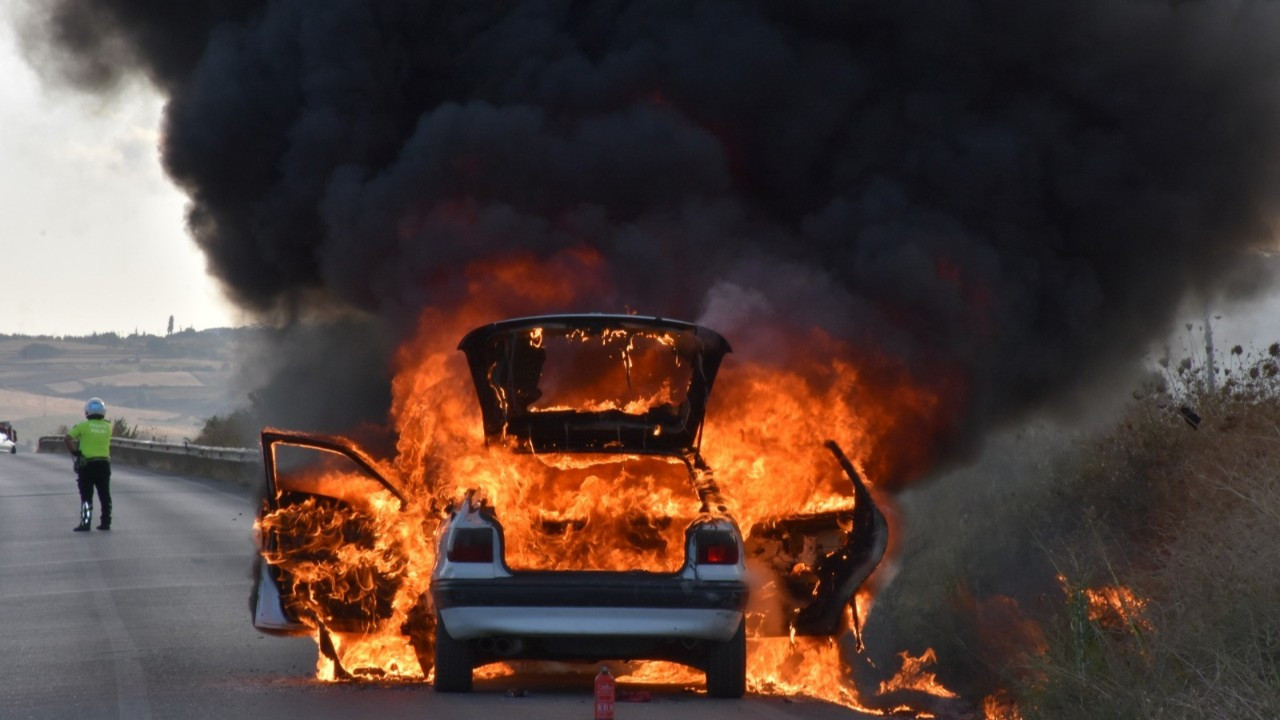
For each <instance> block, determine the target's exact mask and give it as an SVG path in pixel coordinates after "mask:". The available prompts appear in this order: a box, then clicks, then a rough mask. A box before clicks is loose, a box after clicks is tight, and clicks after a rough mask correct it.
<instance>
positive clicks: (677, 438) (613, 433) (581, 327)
mask: <svg viewBox="0 0 1280 720" xmlns="http://www.w3.org/2000/svg"><path fill="white" fill-rule="evenodd" d="M458 347H459V349H460V350H462V351H463V352H464V353H466V356H467V363H468V365H469V366H470V369H471V377H472V380H473V381H474V382H475V386H476V395H477V397H478V399H479V401H480V409H481V412H482V414H483V417H484V433H485V439H486V441H487V442H495V441H498V442H503V443H506V444H509V445H511V446H512V447H513V448H514V449H516V450H524V451H532V452H549V451H557V452H632V453H688V452H690V451H692V450H695V449H697V447H698V444H699V442H700V439H701V430H702V421H703V418H704V416H705V415H706V409H707V398H708V396H709V395H710V393H711V386H712V383H713V382H714V380H715V376H716V372H717V371H718V370H719V368H720V362H721V360H722V359H723V358H724V355H725V354H726V353H728V352H730V348H729V343H728V341H726V340H725V339H724V338H723V337H721V336H720V335H719V334H717V333H715V332H714V331H711V330H708V329H707V328H704V327H700V326H697V325H693V324H691V323H685V322H680V321H676V320H668V319H664V318H657V317H641V316H634V315H599V314H591V315H547V316H539V317H529V318H520V319H515V320H506V321H503V322H499V323H493V324H490V325H485V326H483V327H480V328H477V329H475V330H473V331H471V332H470V333H468V334H467V335H466V337H464V338H463V339H462V342H461V343H460V344H459V346H458Z"/></svg>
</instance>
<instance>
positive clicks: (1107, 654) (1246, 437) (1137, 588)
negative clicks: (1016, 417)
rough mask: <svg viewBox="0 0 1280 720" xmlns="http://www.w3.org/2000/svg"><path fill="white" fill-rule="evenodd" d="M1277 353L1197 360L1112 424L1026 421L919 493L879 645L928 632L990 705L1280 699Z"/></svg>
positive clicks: (1130, 709)
mask: <svg viewBox="0 0 1280 720" xmlns="http://www.w3.org/2000/svg"><path fill="white" fill-rule="evenodd" d="M1232 355H1233V357H1234V358H1242V353H1241V352H1236V351H1234V350H1233V353H1232ZM1277 355H1280V348H1277V346H1272V348H1271V350H1270V351H1268V352H1263V353H1259V354H1258V355H1257V356H1256V357H1253V359H1252V360H1251V361H1249V362H1242V361H1239V360H1237V361H1235V362H1234V363H1233V362H1232V360H1231V359H1228V362H1227V363H1226V368H1225V370H1226V372H1225V374H1224V376H1223V377H1220V378H1219V381H1218V382H1217V385H1218V388H1217V389H1215V390H1211V389H1210V388H1209V384H1208V382H1207V380H1206V378H1205V376H1204V369H1202V368H1197V367H1196V366H1195V365H1194V364H1192V363H1185V364H1183V365H1182V366H1181V367H1180V369H1179V370H1175V371H1173V372H1171V373H1169V374H1168V375H1167V376H1166V377H1165V378H1164V379H1163V380H1161V381H1158V382H1154V383H1152V387H1151V388H1150V391H1148V392H1143V393H1137V394H1136V395H1137V397H1135V399H1134V401H1133V402H1132V403H1131V404H1129V406H1128V407H1127V408H1126V409H1125V410H1124V412H1123V413H1122V414H1121V415H1120V417H1119V418H1117V419H1116V420H1115V421H1114V422H1113V423H1111V424H1109V425H1107V426H1106V427H1104V428H1102V429H1100V430H1096V431H1093V432H1090V433H1087V434H1071V433H1067V432H1057V431H1052V430H1046V429H1045V428H1043V427H1040V428H1034V429H1023V430H1021V431H1019V432H1017V433H1013V434H1008V435H1005V436H1003V437H1001V438H999V439H997V440H994V441H993V442H992V443H991V445H990V446H989V447H988V449H987V452H986V454H985V456H984V458H983V459H982V460H981V461H980V462H978V463H977V464H976V465H974V466H973V467H971V468H968V469H966V470H964V471H961V472H957V473H954V474H953V475H952V476H950V477H948V478H944V479H943V480H941V481H940V482H938V483H936V484H934V485H931V486H928V487H925V488H922V489H920V490H918V491H914V492H909V493H907V494H906V496H904V497H903V498H902V504H903V512H904V514H905V515H906V516H907V517H909V518H910V519H911V523H910V525H909V527H908V528H907V532H908V537H907V538H906V539H904V540H903V544H904V548H903V551H902V557H901V562H900V565H901V571H900V573H899V575H898V577H897V579H896V580H895V582H894V584H893V585H892V586H890V588H889V589H888V590H887V591H886V592H885V593H884V594H883V596H882V597H881V598H880V600H879V602H880V604H881V605H882V606H883V609H882V612H880V613H879V614H878V615H876V616H873V617H872V619H871V624H870V626H869V627H868V629H867V635H868V645H869V647H871V648H873V649H874V648H877V647H883V645H884V644H885V642H886V641H887V640H888V638H890V637H905V638H920V639H921V641H922V642H926V641H927V642H928V643H930V644H931V645H932V646H933V647H934V648H935V649H936V651H937V654H938V657H939V658H940V660H941V664H940V667H939V672H938V674H939V677H940V678H941V679H942V681H943V682H944V683H946V684H947V685H948V686H950V687H952V688H953V689H955V690H956V691H957V692H960V693H961V694H962V695H965V696H967V697H986V698H987V699H988V705H987V707H986V708H985V714H986V716H987V717H988V718H997V717H1017V716H1020V717H1023V718H1026V719H1027V720H1031V719H1032V718H1046V719H1056V718H1064V719H1065V718H1080V717H1090V718H1115V719H1116V720H1120V719H1122V718H1123V719H1130V718H1183V717H1185V718H1270V717H1277V716H1278V715H1280V671H1277V667H1280V666H1278V664H1277V662H1278V661H1280V606H1278V605H1277V604H1276V602H1275V598H1276V597H1280V572H1278V571H1277V568H1280V543H1277V542H1276V540H1275V533H1276V529H1277V527H1280V379H1278V378H1277V373H1276V372H1275V371H1274V369H1273V368H1274V363H1275V361H1276V359H1277ZM1223 379H1225V380H1226V382H1223ZM1182 408H1191V409H1193V410H1194V413H1195V414H1196V415H1197V416H1199V417H1200V418H1201V422H1200V423H1199V424H1198V426H1196V427H1193V426H1192V425H1191V424H1190V423H1189V422H1188V421H1186V419H1185V413H1184V412H1180V410H1181V409H1182ZM926 639H927V640H926ZM881 661H882V662H883V659H882V660H881ZM997 697H999V698H1000V699H1001V700H1002V701H1003V702H997V700H996V699H997ZM1014 709H1016V710H1014ZM1010 711H1013V712H1015V713H1016V714H1014V715H1010V714H1008V713H1009V712H1010Z"/></svg>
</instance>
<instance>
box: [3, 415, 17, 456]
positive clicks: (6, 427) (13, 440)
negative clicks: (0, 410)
mask: <svg viewBox="0 0 1280 720" xmlns="http://www.w3.org/2000/svg"><path fill="white" fill-rule="evenodd" d="M6 450H8V451H9V454H10V455H12V454H14V453H17V452H18V431H17V430H14V429H13V425H12V424H10V423H9V421H7V420H0V452H4V451H6Z"/></svg>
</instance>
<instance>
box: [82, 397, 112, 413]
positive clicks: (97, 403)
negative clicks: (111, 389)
mask: <svg viewBox="0 0 1280 720" xmlns="http://www.w3.org/2000/svg"><path fill="white" fill-rule="evenodd" d="M94 415H97V416H99V417H106V415H107V406H106V404H105V403H103V402H102V401H101V400H99V399H98V398H89V402H87V403H85V404H84V416H85V417H92V416H94Z"/></svg>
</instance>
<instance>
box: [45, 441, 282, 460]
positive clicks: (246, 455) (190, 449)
mask: <svg viewBox="0 0 1280 720" xmlns="http://www.w3.org/2000/svg"><path fill="white" fill-rule="evenodd" d="M59 440H61V438H59ZM111 446H112V448H134V449H136V450H144V451H148V452H155V453H165V454H168V455H187V456H190V457H198V458H205V459H208V460H231V461H233V462H252V463H256V462H258V461H259V460H260V459H261V456H262V451H261V450H258V449H257V448H224V447H210V446H208V445H192V444H191V443H185V442H184V443H167V442H156V441H154V440H133V439H130V438H113V439H112V440H111Z"/></svg>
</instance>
